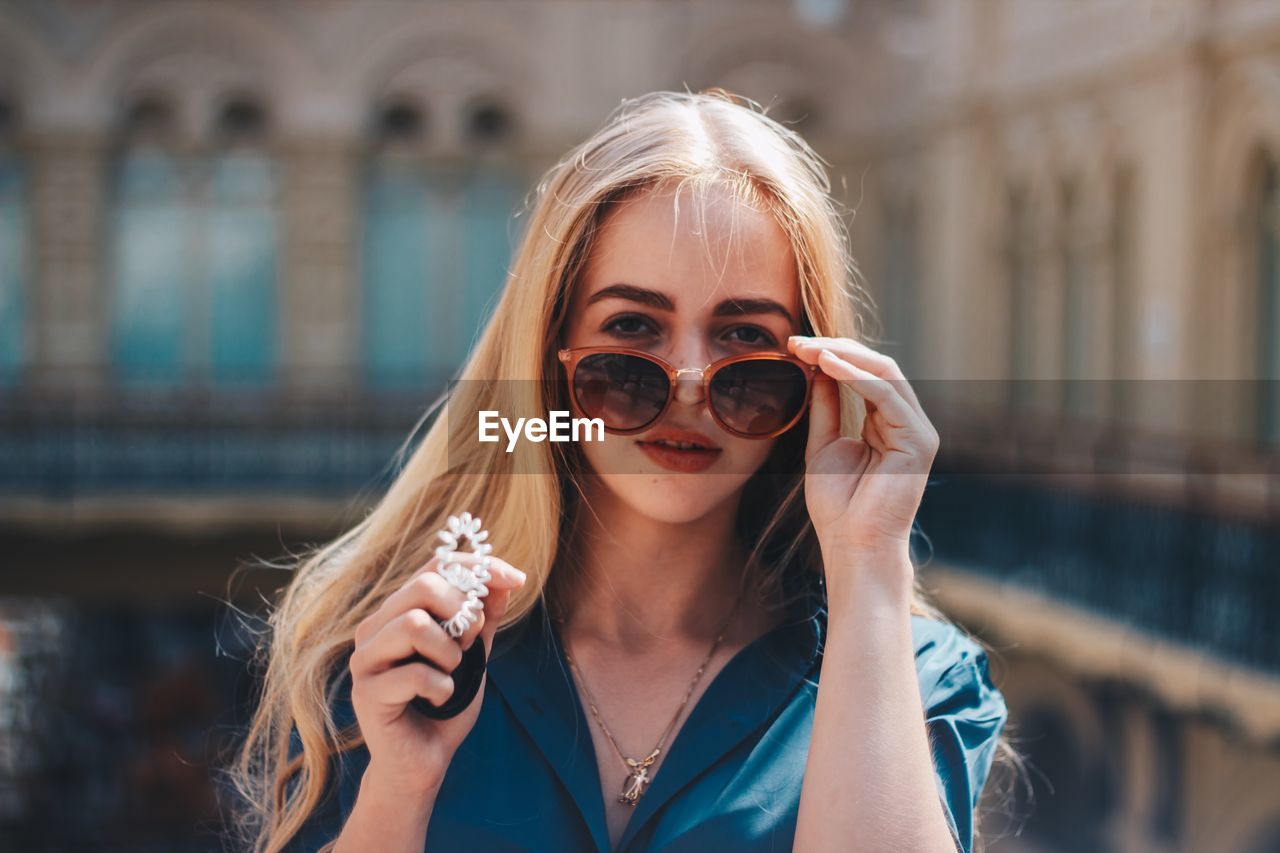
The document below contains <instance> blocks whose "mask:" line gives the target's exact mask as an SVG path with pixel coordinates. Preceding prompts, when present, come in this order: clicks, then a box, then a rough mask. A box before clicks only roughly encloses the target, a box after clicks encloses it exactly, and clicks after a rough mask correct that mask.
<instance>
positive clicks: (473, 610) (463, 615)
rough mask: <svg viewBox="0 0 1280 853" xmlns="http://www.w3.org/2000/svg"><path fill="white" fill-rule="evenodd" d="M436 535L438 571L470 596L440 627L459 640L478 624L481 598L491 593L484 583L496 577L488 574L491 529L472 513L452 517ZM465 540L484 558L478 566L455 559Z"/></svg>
mask: <svg viewBox="0 0 1280 853" xmlns="http://www.w3.org/2000/svg"><path fill="white" fill-rule="evenodd" d="M436 535H437V536H439V537H440V540H441V543H440V544H439V545H437V546H436V556H437V557H438V558H439V559H440V565H439V567H438V568H437V569H436V571H437V572H439V573H440V574H441V575H442V576H443V577H444V579H445V580H447V581H448V582H449V583H450V584H451V585H452V586H454V587H455V588H456V589H459V590H461V591H462V592H464V593H466V595H467V600H466V601H464V602H462V607H460V608H459V609H458V612H457V613H455V614H454V615H453V616H451V617H450V618H448V619H443V620H440V625H441V627H443V628H444V629H445V630H446V631H448V632H449V636H451V637H453V638H454V639H459V638H461V637H462V635H463V634H465V633H466V631H467V629H468V628H470V627H471V626H472V625H473V624H475V622H476V620H477V619H479V618H480V611H481V610H483V609H484V602H483V601H482V600H481V599H483V598H484V597H485V596H487V595H488V594H489V587H487V586H485V584H486V583H487V582H488V581H490V580H491V579H492V578H493V575H492V574H490V573H489V566H490V565H492V561H491V559H490V557H489V552H491V551H492V550H493V545H491V544H489V543H488V542H486V541H485V540H486V539H488V538H489V531H487V530H484V529H482V528H481V526H480V519H479V518H477V517H473V516H472V515H471V513H469V512H464V513H462V514H461V515H451V516H449V521H448V525H447V526H446V527H445V528H444V529H443V530H441V531H440V532H439V533H438V534H436ZM462 539H465V540H467V544H468V545H469V546H470V549H471V553H472V554H478V555H480V557H481V560H480V562H479V563H478V564H477V565H474V566H468V565H464V564H463V563H459V562H457V560H456V559H455V558H456V557H457V555H458V554H459V553H462V552H460V551H459V550H458V546H459V544H460V542H459V540H462Z"/></svg>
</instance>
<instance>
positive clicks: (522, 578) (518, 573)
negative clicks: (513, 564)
mask: <svg viewBox="0 0 1280 853" xmlns="http://www.w3.org/2000/svg"><path fill="white" fill-rule="evenodd" d="M511 571H513V572H515V573H516V580H518V581H520V583H524V582H525V580H527V579H528V577H529V576H528V575H526V574H525V573H524V572H522V571H520V570H519V569H512V570H511Z"/></svg>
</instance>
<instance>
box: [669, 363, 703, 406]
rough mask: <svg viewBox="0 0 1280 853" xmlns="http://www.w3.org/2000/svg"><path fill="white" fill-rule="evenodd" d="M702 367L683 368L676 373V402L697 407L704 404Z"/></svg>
mask: <svg viewBox="0 0 1280 853" xmlns="http://www.w3.org/2000/svg"><path fill="white" fill-rule="evenodd" d="M702 376H703V370H702V368H701V367H682V368H680V369H679V370H677V371H676V393H675V398H676V400H678V401H680V402H681V403H687V404H689V405H691V406H696V405H698V404H700V403H701V402H702V397H703V393H702Z"/></svg>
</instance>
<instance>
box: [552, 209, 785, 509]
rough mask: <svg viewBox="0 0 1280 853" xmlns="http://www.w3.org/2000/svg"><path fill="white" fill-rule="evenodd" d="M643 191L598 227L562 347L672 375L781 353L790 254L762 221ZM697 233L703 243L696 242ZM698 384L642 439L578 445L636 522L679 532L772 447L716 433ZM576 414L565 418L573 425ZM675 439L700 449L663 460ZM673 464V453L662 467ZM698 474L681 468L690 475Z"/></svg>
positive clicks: (729, 492) (734, 488)
mask: <svg viewBox="0 0 1280 853" xmlns="http://www.w3.org/2000/svg"><path fill="white" fill-rule="evenodd" d="M676 204H677V202H676V201H675V196H674V195H673V194H672V193H671V192H670V191H650V192H646V193H644V194H642V195H638V196H635V197H633V198H631V199H629V200H627V201H626V202H624V203H622V204H621V205H619V206H618V207H617V208H616V209H615V210H613V211H612V212H611V213H610V214H609V215H608V216H607V217H606V219H605V221H604V224H603V226H602V229H601V231H600V233H599V234H597V236H596V242H595V245H594V247H593V250H592V252H591V254H590V255H589V257H588V258H587V261H586V264H585V267H584V270H583V275H582V278H581V279H580V280H579V282H578V286H577V288H576V289H575V292H574V293H573V294H572V297H571V300H570V305H569V315H568V318H567V320H566V325H565V334H564V346H567V347H588V346H623V347H630V348H632V349H639V350H644V351H646V352H649V353H653V354H654V355H657V356H660V357H661V358H663V359H665V360H666V361H668V362H670V363H671V364H672V365H673V366H674V367H676V368H677V369H681V368H696V369H701V368H704V367H706V366H707V365H708V364H710V363H711V362H713V361H716V360H718V359H721V358H725V357H727V356H731V355H738V354H741V353H750V352H786V351H787V337H788V336H789V335H792V334H798V333H800V331H801V329H800V326H799V318H800V292H799V278H798V271H797V267H796V261H795V256H794V254H793V253H792V251H791V245H790V243H789V241H788V240H787V236H786V233H785V232H784V231H783V230H782V228H781V227H780V226H779V225H778V223H777V222H776V221H775V220H774V219H773V217H772V216H770V215H769V214H768V213H767V212H763V211H759V210H755V209H753V208H751V207H749V206H747V205H745V204H743V203H742V202H740V201H738V200H736V199H733V198H732V197H731V196H730V195H728V194H727V193H726V192H725V191H724V190H721V189H713V190H710V191H709V196H708V198H707V200H706V204H705V218H704V217H703V216H700V215H699V210H698V209H697V207H698V206H697V204H696V203H695V202H694V200H693V198H692V196H691V194H690V193H688V192H685V193H682V194H681V195H680V198H679V202H678V205H679V210H678V215H677V210H676ZM700 229H703V230H705V232H706V233H700ZM700 378H701V377H700V374H696V373H692V374H684V375H682V377H681V379H680V381H679V382H678V383H677V389H676V394H675V398H674V399H673V400H672V401H671V405H670V407H669V408H668V409H667V411H666V412H665V413H664V414H663V416H662V417H661V418H659V419H658V421H657V422H655V423H654V424H652V425H651V426H650V427H649V428H647V429H646V430H645V431H643V432H641V433H636V434H632V435H614V434H612V433H606V435H605V440H604V441H602V442H591V441H584V442H582V443H581V444H580V445H579V446H580V447H581V448H582V450H583V452H584V454H585V455H586V458H587V461H588V462H589V464H590V465H591V467H592V469H593V470H594V472H595V473H596V474H597V475H598V476H599V478H600V480H601V481H602V482H603V483H604V484H605V486H606V487H607V488H608V489H609V490H610V491H611V492H613V494H614V495H615V496H617V497H618V498H619V499H621V500H622V501H624V502H625V503H626V504H628V505H629V506H630V507H631V508H632V509H634V510H635V511H637V512H640V513H642V514H643V515H645V516H648V517H651V518H654V519H659V520H664V521H669V522H677V523H678V522H687V521H693V520H696V519H698V518H701V517H702V516H704V515H705V514H707V513H708V512H709V511H711V510H712V509H714V508H715V507H717V506H719V505H720V504H721V503H722V502H724V501H725V500H727V499H729V498H732V497H735V496H736V495H737V493H738V492H739V490H740V489H741V488H742V486H743V484H744V483H745V482H746V481H747V479H748V478H750V476H751V475H752V474H753V473H754V472H755V471H756V470H757V469H758V468H759V467H760V466H761V464H763V462H764V461H765V459H766V458H767V457H768V455H769V452H770V450H771V449H772V448H773V445H774V443H775V442H776V441H777V439H769V440H758V439H747V438H740V437H738V436H735V435H732V434H730V433H728V432H726V431H725V430H723V429H722V428H721V427H720V426H719V425H718V424H717V423H716V422H715V420H714V419H713V418H712V416H711V412H710V411H709V410H708V409H707V405H706V402H705V399H704V393H703V387H702V384H701V381H700ZM581 414H582V413H581V412H579V411H577V410H576V406H575V411H574V415H575V416H581ZM664 434H665V435H667V436H668V437H674V436H675V435H680V436H681V437H683V438H685V439H690V438H692V439H694V440H696V441H697V442H698V443H700V444H703V445H706V446H707V447H709V448H710V450H706V451H685V452H683V454H681V452H680V451H672V450H663V449H661V447H660V446H655V444H654V442H655V440H656V439H661V438H662V437H663V436H664ZM673 454H680V455H679V456H678V457H677V458H672V456H673ZM695 468H696V469H700V470H696V471H695V470H691V469H695Z"/></svg>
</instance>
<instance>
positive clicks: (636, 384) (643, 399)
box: [558, 347, 818, 438]
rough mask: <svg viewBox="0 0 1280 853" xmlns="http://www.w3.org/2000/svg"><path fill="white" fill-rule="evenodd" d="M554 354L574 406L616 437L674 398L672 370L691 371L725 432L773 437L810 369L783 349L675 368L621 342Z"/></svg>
mask: <svg viewBox="0 0 1280 853" xmlns="http://www.w3.org/2000/svg"><path fill="white" fill-rule="evenodd" d="M558 355H559V358H560V362H561V364H563V365H564V368H565V371H566V373H567V374H568V377H569V385H570V387H571V388H572V391H573V400H574V402H575V403H577V405H578V408H579V409H580V410H581V411H582V413H583V414H585V415H586V416H587V417H589V418H600V419H601V420H602V421H603V422H604V428H605V430H606V431H608V432H612V433H617V434H619V435H629V434H631V433H637V432H641V431H643V430H645V429H647V428H649V427H650V426H652V425H653V424H654V423H656V422H657V421H658V419H659V418H661V417H662V416H663V414H664V413H666V411H667V409H668V408H669V407H670V406H671V401H672V400H673V399H675V389H676V382H677V380H678V379H679V378H680V374H682V373H697V374H700V375H701V377H702V386H703V393H704V398H705V399H706V401H707V405H708V407H709V408H710V409H711V417H712V418H714V419H715V422H716V423H718V424H719V425H720V426H721V427H722V428H723V429H724V430H725V431H726V432H729V433H732V434H733V435H736V436H740V437H741V438H773V437H774V436H776V435H780V434H781V433H784V432H786V431H787V430H789V429H791V427H793V426H795V424H796V421H798V420H800V418H801V416H802V415H803V414H804V412H805V409H806V408H808V406H809V399H810V396H811V394H812V391H813V376H814V374H815V373H816V372H817V370H818V367H817V365H813V364H806V363H805V362H803V361H801V360H800V359H798V358H796V357H795V356H791V355H787V354H785V353H765V352H762V353H744V354H742V355H735V356H730V357H728V358H722V359H720V360H719V361H713V362H712V363H711V364H709V365H707V366H706V367H704V368H701V369H699V368H696V367H683V368H680V369H676V367H675V366H674V365H672V364H670V363H669V362H666V361H663V360H662V359H661V358H658V357H657V356H656V355H651V354H649V353H647V352H644V351H643V350H637V349H629V348H627V347H573V348H569V349H562V350H560V352H559V354H558Z"/></svg>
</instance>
